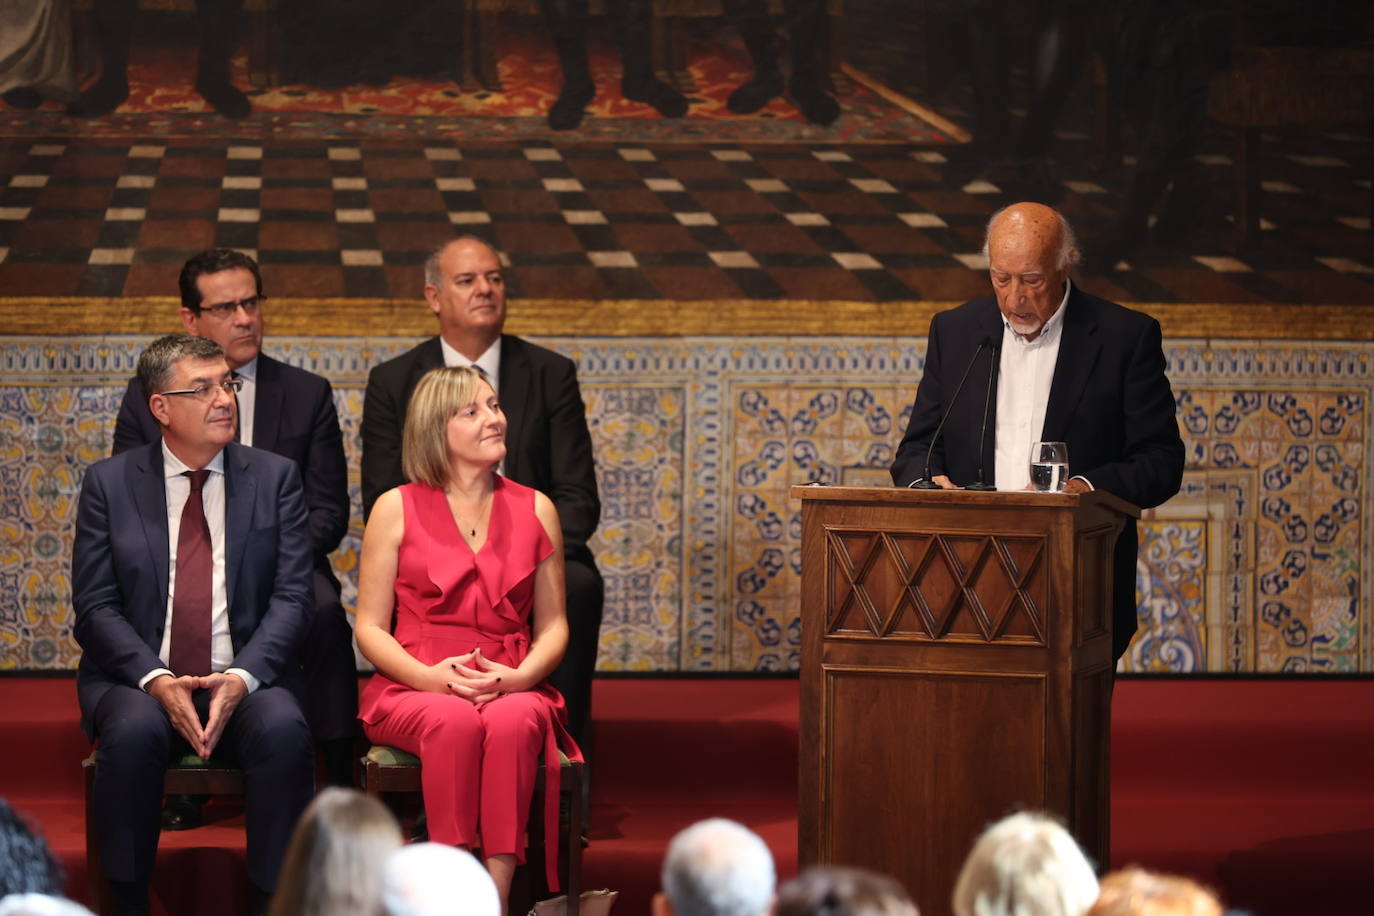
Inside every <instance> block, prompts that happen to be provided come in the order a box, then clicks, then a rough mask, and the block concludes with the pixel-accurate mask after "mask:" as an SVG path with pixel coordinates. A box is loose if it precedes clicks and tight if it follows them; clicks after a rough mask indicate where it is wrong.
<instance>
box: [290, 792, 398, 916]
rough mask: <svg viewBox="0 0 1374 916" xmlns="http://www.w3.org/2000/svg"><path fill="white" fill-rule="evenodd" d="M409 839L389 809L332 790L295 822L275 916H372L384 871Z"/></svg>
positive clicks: (363, 797)
mask: <svg viewBox="0 0 1374 916" xmlns="http://www.w3.org/2000/svg"><path fill="white" fill-rule="evenodd" d="M402 842H404V839H403V838H402V836H401V827H400V825H399V824H397V823H396V818H395V817H394V816H393V815H392V813H391V812H390V811H389V810H387V807H386V805H384V804H382V803H381V802H380V801H378V800H377V799H375V798H371V797H369V796H367V795H364V794H363V793H361V792H359V791H358V790H357V789H342V788H329V789H325V790H324V791H323V792H321V793H320V794H319V795H317V796H315V800H314V801H312V802H311V803H310V805H309V807H307V808H306V809H305V812H304V813H303V814H302V815H301V818H300V820H299V821H297V822H296V829H295V831H294V832H293V833H292V834H291V845H290V846H288V847H287V849H286V858H285V860H284V861H283V863H282V869H281V877H280V878H279V879H278V880H277V892H276V893H275V894H273V895H272V907H271V909H270V910H269V911H268V912H269V913H270V914H271V916H373V914H375V913H376V912H377V908H378V907H379V906H380V905H381V899H382V865H383V863H384V862H386V857H387V856H388V855H390V854H391V853H392V852H395V851H396V850H397V849H399V848H401V844H402Z"/></svg>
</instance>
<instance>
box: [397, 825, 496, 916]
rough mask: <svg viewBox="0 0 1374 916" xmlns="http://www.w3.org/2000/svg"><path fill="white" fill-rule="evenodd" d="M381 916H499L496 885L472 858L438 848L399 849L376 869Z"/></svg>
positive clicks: (436, 845) (424, 845)
mask: <svg viewBox="0 0 1374 916" xmlns="http://www.w3.org/2000/svg"><path fill="white" fill-rule="evenodd" d="M382 912H383V913H384V914H385V916H501V897H500V895H499V894H498V893H497V892H496V884H495V882H493V881H492V880H491V875H490V874H488V873H487V870H486V869H485V868H483V867H482V863H480V862H478V861H477V860H476V859H475V858H473V856H472V853H470V852H465V851H463V850H461V849H457V848H455V847H453V846H445V845H443V844H442V843H414V844H412V845H410V846H402V847H401V848H400V849H398V850H396V851H395V852H393V853H392V854H391V857H390V858H388V859H387V860H386V867H385V868H384V869H383V870H382Z"/></svg>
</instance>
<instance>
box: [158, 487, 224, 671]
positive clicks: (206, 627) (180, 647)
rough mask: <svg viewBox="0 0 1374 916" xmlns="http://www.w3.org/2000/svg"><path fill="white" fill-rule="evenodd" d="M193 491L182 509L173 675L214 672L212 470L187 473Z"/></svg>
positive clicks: (174, 603) (174, 592)
mask: <svg viewBox="0 0 1374 916" xmlns="http://www.w3.org/2000/svg"><path fill="white" fill-rule="evenodd" d="M185 475H186V476H187V477H189V478H191V492H190V493H189V494H187V496H186V505H185V507H183V508H182V510H181V529H180V530H179V531H178V532H177V580H176V586H175V587H174V588H173V590H172V647H171V651H170V652H169V653H168V654H169V655H170V656H171V658H169V659H168V662H169V663H170V665H171V668H172V673H173V674H176V675H177V676H178V677H179V676H181V675H183V674H196V675H201V674H209V673H210V616H211V603H212V599H211V591H212V588H213V565H214V557H213V552H212V548H211V547H210V525H209V524H208V523H207V522H206V521H205V505H204V503H202V502H201V498H200V494H201V489H202V488H203V487H204V486H205V481H206V479H207V478H208V477H209V476H210V471H209V470H208V469H206V468H201V469H200V470H199V471H186V472H185Z"/></svg>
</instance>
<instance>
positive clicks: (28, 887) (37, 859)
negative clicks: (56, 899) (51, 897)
mask: <svg viewBox="0 0 1374 916" xmlns="http://www.w3.org/2000/svg"><path fill="white" fill-rule="evenodd" d="M60 893H62V869H61V868H59V867H58V864H57V860H56V859H54V858H53V854H52V850H50V849H49V848H48V844H47V842H45V841H44V839H43V837H41V836H40V835H39V834H37V833H35V832H34V830H33V829H32V828H31V827H30V826H29V824H28V821H27V820H25V818H24V817H23V815H21V814H20V813H19V812H18V811H16V810H14V809H13V808H11V807H10V803H9V802H7V801H5V800H4V799H3V798H0V897H4V896H7V895H9V894H60Z"/></svg>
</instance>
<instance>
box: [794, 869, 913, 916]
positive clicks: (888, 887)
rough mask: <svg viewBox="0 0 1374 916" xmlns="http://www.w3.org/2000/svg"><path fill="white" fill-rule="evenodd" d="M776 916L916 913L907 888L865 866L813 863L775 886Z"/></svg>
mask: <svg viewBox="0 0 1374 916" xmlns="http://www.w3.org/2000/svg"><path fill="white" fill-rule="evenodd" d="M774 913H775V914H776V916H919V914H918V912H917V910H916V904H915V903H914V902H912V899H911V897H910V896H909V895H908V894H907V892H906V890H905V889H904V888H903V887H902V886H901V885H900V884H898V883H897V882H896V881H895V880H893V879H892V878H889V877H888V876H887V875H880V874H878V873H877V872H875V871H869V870H867V869H865V868H844V867H840V866H835V865H813V866H812V867H810V868H808V869H806V870H805V871H803V872H802V873H801V874H800V875H798V876H797V877H795V878H793V879H792V880H791V881H788V882H787V883H785V884H784V885H783V886H782V887H780V888H778V905H777V907H776V908H775V909H774Z"/></svg>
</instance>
